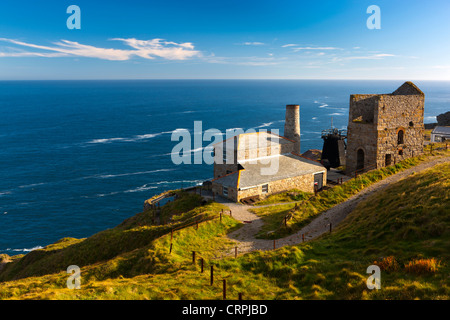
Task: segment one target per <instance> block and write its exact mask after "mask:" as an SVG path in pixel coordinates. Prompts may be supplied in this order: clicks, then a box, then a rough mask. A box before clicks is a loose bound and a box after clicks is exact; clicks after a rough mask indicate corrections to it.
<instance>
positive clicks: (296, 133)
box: [212, 105, 327, 202]
mask: <svg viewBox="0 0 450 320" xmlns="http://www.w3.org/2000/svg"><path fill="white" fill-rule="evenodd" d="M214 160H215V161H214V179H213V180H212V191H213V192H214V193H215V194H218V195H221V196H223V197H226V198H228V199H231V200H233V201H236V202H238V201H240V200H243V199H248V198H253V197H258V198H264V197H265V196H267V195H270V194H273V193H278V192H282V191H287V190H292V189H299V190H302V191H305V192H314V186H315V185H316V186H317V188H318V189H320V188H322V187H323V186H324V185H325V184H326V179H327V171H326V169H325V168H324V167H323V166H322V164H320V162H318V161H314V160H311V159H307V158H305V157H303V156H301V155H300V114H299V106H298V105H287V106H286V122H285V128H284V136H279V135H277V134H275V133H272V132H264V131H261V132H255V133H244V134H239V135H236V136H234V137H232V138H229V139H227V140H224V141H222V142H220V143H218V144H216V145H215V146H214Z"/></svg>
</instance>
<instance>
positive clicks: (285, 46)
mask: <svg viewBox="0 0 450 320" xmlns="http://www.w3.org/2000/svg"><path fill="white" fill-rule="evenodd" d="M296 46H298V44H294V43H289V44H285V45H284V46H281V47H282V48H287V47H296Z"/></svg>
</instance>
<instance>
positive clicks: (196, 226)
mask: <svg viewBox="0 0 450 320" xmlns="http://www.w3.org/2000/svg"><path fill="white" fill-rule="evenodd" d="M195 228H196V230H198V220H197V221H196V222H195Z"/></svg>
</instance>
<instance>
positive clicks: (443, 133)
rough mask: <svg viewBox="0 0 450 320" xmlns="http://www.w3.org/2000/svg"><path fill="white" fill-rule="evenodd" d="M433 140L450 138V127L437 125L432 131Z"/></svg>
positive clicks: (438, 140)
mask: <svg viewBox="0 0 450 320" xmlns="http://www.w3.org/2000/svg"><path fill="white" fill-rule="evenodd" d="M430 138H431V139H430V141H431V142H444V141H446V140H450V127H441V126H437V127H436V128H434V129H433V131H431V137H430Z"/></svg>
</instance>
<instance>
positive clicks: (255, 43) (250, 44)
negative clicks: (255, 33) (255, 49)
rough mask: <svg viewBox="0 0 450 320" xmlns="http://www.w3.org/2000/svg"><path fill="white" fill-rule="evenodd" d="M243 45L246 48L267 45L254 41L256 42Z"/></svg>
mask: <svg viewBox="0 0 450 320" xmlns="http://www.w3.org/2000/svg"><path fill="white" fill-rule="evenodd" d="M242 45H244V46H263V45H265V43H263V42H257V41H254V42H244V43H242Z"/></svg>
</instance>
